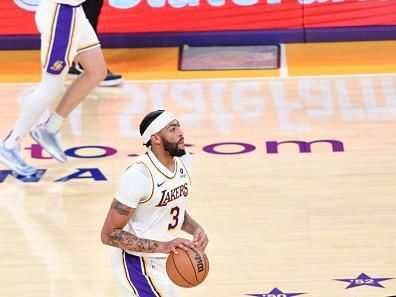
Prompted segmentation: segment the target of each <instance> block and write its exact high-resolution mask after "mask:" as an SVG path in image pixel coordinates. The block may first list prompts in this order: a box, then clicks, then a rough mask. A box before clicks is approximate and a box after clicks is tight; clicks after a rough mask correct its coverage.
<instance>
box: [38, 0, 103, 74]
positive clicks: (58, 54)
mask: <svg viewBox="0 0 396 297" xmlns="http://www.w3.org/2000/svg"><path fill="white" fill-rule="evenodd" d="M35 19H36V25H37V29H38V30H39V32H40V34H41V65H42V67H43V69H44V71H46V72H48V73H51V74H60V73H62V71H63V69H64V68H65V67H66V66H67V68H68V67H70V65H71V64H72V62H73V59H74V57H75V56H76V55H77V54H78V53H79V52H82V51H85V50H89V49H91V48H93V47H97V46H100V43H99V40H98V37H97V36H96V33H95V30H94V29H93V28H92V26H91V24H90V23H89V21H88V19H87V18H86V16H85V13H84V10H83V8H82V6H81V5H79V6H71V5H66V4H59V3H53V2H50V1H47V0H42V1H41V2H40V4H39V7H38V9H37V11H36V15H35Z"/></svg>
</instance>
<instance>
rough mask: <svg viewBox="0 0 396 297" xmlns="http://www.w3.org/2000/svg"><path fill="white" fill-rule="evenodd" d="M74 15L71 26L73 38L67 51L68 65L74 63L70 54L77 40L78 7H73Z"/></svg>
mask: <svg viewBox="0 0 396 297" xmlns="http://www.w3.org/2000/svg"><path fill="white" fill-rule="evenodd" d="M73 12H74V13H73V15H74V19H73V24H72V27H71V38H70V46H69V47H68V49H67V53H66V57H67V66H69V67H70V66H71V65H72V63H73V57H72V56H71V55H70V50H71V49H72V47H73V43H74V42H75V36H76V34H75V32H76V20H77V16H76V15H77V13H76V9H75V8H73Z"/></svg>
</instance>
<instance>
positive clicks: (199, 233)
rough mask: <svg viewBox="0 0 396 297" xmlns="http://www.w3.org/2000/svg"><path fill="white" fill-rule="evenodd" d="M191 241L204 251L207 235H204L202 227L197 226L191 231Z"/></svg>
mask: <svg viewBox="0 0 396 297" xmlns="http://www.w3.org/2000/svg"><path fill="white" fill-rule="evenodd" d="M192 241H193V243H194V245H195V246H196V247H197V248H199V249H200V250H202V251H205V249H206V246H207V245H208V243H209V239H208V236H207V235H206V233H205V231H204V229H202V227H198V228H197V229H196V230H195V232H194V233H193V240H192Z"/></svg>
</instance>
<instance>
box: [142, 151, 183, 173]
mask: <svg viewBox="0 0 396 297" xmlns="http://www.w3.org/2000/svg"><path fill="white" fill-rule="evenodd" d="M146 155H147V157H148V158H149V160H150V161H151V163H153V165H154V167H155V169H157V170H158V172H159V173H161V174H162V175H163V176H165V177H166V178H168V179H173V178H174V177H175V176H176V174H177V169H178V166H177V162H176V160H174V161H175V171H174V172H173V176H168V175H167V174H166V173H164V172H162V171H161V169H159V168H158V167H157V165H155V162H154V160H153V159H151V157H150V154H149V153H148V152H146Z"/></svg>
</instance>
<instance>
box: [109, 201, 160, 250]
mask: <svg viewBox="0 0 396 297" xmlns="http://www.w3.org/2000/svg"><path fill="white" fill-rule="evenodd" d="M111 209H113V210H114V211H116V212H117V213H118V214H119V215H122V216H128V215H129V214H130V210H131V209H130V207H128V206H126V205H125V204H122V203H120V202H118V201H117V200H114V201H113V203H112V204H111ZM107 244H109V245H111V246H114V247H119V248H122V249H127V250H131V251H136V252H143V253H155V252H157V251H158V246H159V244H158V241H155V240H150V239H143V238H139V237H137V236H136V235H134V234H131V233H129V232H126V231H124V230H122V229H112V230H111V231H110V232H109V233H108V234H107Z"/></svg>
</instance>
